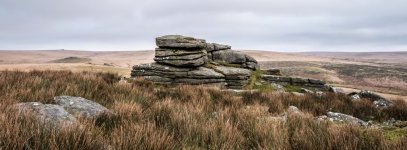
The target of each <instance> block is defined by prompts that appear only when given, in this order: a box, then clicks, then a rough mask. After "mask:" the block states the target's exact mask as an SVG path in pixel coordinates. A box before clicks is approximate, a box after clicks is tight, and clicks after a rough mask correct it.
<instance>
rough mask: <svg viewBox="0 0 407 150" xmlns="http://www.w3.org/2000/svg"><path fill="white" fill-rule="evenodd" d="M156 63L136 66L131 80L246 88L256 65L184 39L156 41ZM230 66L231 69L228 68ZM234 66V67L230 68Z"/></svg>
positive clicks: (219, 48) (215, 47)
mask: <svg viewBox="0 0 407 150" xmlns="http://www.w3.org/2000/svg"><path fill="white" fill-rule="evenodd" d="M156 44H157V46H158V48H156V49H155V58H154V61H155V63H151V64H142V65H135V66H133V70H132V72H131V76H132V77H144V78H145V79H146V80H149V81H153V82H158V83H165V84H178V83H182V84H218V85H221V86H225V85H226V86H227V87H228V88H234V89H239V88H243V87H244V86H245V85H246V84H247V83H248V82H249V77H250V75H251V72H252V70H256V69H258V64H257V61H256V60H255V59H254V58H253V57H250V56H248V55H245V54H242V53H239V52H236V51H232V50H231V46H229V45H222V44H217V43H206V42H205V40H202V39H196V38H193V37H187V36H181V35H167V36H162V37H157V38H156ZM227 66H228V67H227ZM231 66H233V67H231Z"/></svg>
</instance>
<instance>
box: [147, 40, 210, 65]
mask: <svg viewBox="0 0 407 150" xmlns="http://www.w3.org/2000/svg"><path fill="white" fill-rule="evenodd" d="M156 44H157V46H158V47H159V48H156V49H155V58H154V61H156V62H157V63H162V64H167V65H172V66H178V67H199V66H202V65H204V64H205V63H206V62H208V61H209V59H208V55H207V51H206V50H205V47H206V42H205V40H201V39H195V38H193V37H186V36H181V35H167V36H162V37H157V38H156Z"/></svg>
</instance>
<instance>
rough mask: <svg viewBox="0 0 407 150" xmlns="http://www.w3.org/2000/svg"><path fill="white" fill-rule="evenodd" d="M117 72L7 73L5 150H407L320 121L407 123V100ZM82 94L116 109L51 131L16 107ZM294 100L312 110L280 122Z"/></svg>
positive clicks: (2, 94) (3, 76)
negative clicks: (387, 103)
mask: <svg viewBox="0 0 407 150" xmlns="http://www.w3.org/2000/svg"><path fill="white" fill-rule="evenodd" d="M119 79H120V76H117V75H115V74H110V73H91V72H80V73H73V72H70V71H30V72H20V71H4V72H0V100H1V102H0V149H403V148H404V147H403V146H405V144H407V137H405V135H400V137H399V138H394V139H391V140H389V139H387V138H386V136H385V135H384V133H383V132H382V131H380V130H379V129H365V128H360V127H355V126H351V125H337V124H332V123H329V122H319V121H317V120H315V119H314V117H313V116H316V115H320V114H324V113H325V112H326V111H327V110H332V111H338V112H343V113H347V114H351V115H355V116H357V117H361V118H366V117H369V116H374V117H375V118H374V120H375V121H384V120H387V119H389V118H390V117H393V118H396V119H400V120H407V117H406V116H407V104H406V103H405V102H403V101H397V106H394V107H390V108H389V109H385V110H376V109H374V108H372V107H373V106H372V105H371V104H369V103H363V102H356V103H355V102H352V101H350V99H349V98H348V97H347V96H344V95H335V94H328V95H326V96H323V97H322V98H320V97H317V96H315V95H306V96H304V97H299V96H295V95H291V94H281V93H273V92H251V93H241V94H236V93H233V92H228V91H221V90H219V89H217V88H207V87H201V86H188V85H179V86H165V85H155V84H152V83H150V82H146V81H144V80H143V79H135V80H129V81H128V83H124V82H120V81H119ZM59 95H71V96H81V97H84V98H87V99H91V100H95V101H96V102H98V103H100V104H102V105H104V106H106V107H108V108H109V109H111V110H112V111H114V112H116V115H115V116H113V117H107V118H102V119H97V120H80V123H81V126H80V127H79V126H74V127H73V128H66V129H63V130H47V129H46V128H44V127H43V126H42V125H40V124H37V123H36V122H35V120H32V119H31V118H30V117H28V118H27V117H20V116H16V115H15V112H14V111H13V110H12V109H10V108H11V105H13V104H15V103H18V102H28V101H37V102H42V103H51V102H52V98H53V97H54V96H59ZM289 105H295V106H297V107H299V108H300V109H301V110H302V111H304V112H305V114H304V115H288V117H287V121H282V120H279V119H275V118H276V117H275V116H280V113H282V112H284V110H285V109H286V108H287V107H288V106H289Z"/></svg>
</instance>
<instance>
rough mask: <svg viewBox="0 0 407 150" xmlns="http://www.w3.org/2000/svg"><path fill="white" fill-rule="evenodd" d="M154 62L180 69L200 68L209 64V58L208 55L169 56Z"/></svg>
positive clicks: (158, 58)
mask: <svg viewBox="0 0 407 150" xmlns="http://www.w3.org/2000/svg"><path fill="white" fill-rule="evenodd" d="M154 61H156V62H157V63H162V64H168V65H172V66H178V67H199V66H202V65H204V64H205V63H206V62H208V57H207V56H206V55H185V56H168V57H155V58H154Z"/></svg>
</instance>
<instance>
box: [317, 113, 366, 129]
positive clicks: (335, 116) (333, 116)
mask: <svg viewBox="0 0 407 150" xmlns="http://www.w3.org/2000/svg"><path fill="white" fill-rule="evenodd" d="M326 117H327V118H328V119H329V120H330V121H334V122H344V123H351V124H356V125H361V126H367V125H368V123H367V122H365V121H363V120H361V119H359V118H356V117H353V116H350V115H346V114H342V113H337V112H328V113H327V114H326ZM320 119H324V117H320Z"/></svg>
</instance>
